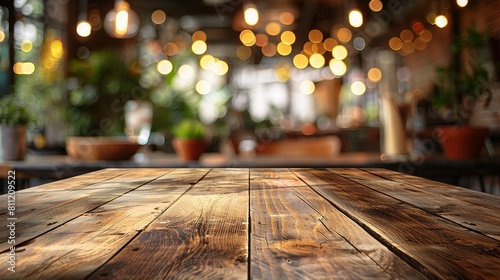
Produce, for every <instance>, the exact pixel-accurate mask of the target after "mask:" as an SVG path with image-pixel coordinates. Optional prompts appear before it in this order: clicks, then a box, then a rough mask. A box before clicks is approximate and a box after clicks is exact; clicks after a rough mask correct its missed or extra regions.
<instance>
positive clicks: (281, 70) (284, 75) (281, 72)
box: [274, 67, 290, 83]
mask: <svg viewBox="0 0 500 280" xmlns="http://www.w3.org/2000/svg"><path fill="white" fill-rule="evenodd" d="M274 77H275V78H276V80H278V82H280V83H284V82H286V81H288V80H289V79H290V71H289V70H288V67H278V68H276V70H274Z"/></svg>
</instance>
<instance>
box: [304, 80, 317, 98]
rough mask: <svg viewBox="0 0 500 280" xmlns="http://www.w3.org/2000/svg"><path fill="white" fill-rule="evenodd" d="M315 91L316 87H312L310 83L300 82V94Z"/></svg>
mask: <svg viewBox="0 0 500 280" xmlns="http://www.w3.org/2000/svg"><path fill="white" fill-rule="evenodd" d="M315 89H316V86H315V85H314V83H313V82H312V81H307V80H306V81H302V82H301V83H300V92H302V93H303V94H307V95H309V94H312V93H313V92H314V90H315Z"/></svg>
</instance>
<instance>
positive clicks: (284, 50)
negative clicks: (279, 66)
mask: <svg viewBox="0 0 500 280" xmlns="http://www.w3.org/2000/svg"><path fill="white" fill-rule="evenodd" d="M276 49H277V51H278V53H279V54H280V55H282V56H287V55H289V54H290V53H291V52H292V46H290V45H287V44H285V43H283V42H279V43H278V46H277V48H276Z"/></svg>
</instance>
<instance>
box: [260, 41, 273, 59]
mask: <svg viewBox="0 0 500 280" xmlns="http://www.w3.org/2000/svg"><path fill="white" fill-rule="evenodd" d="M262 54H263V55H265V56H267V57H272V56H274V55H275V54H276V45H275V44H273V43H269V44H267V45H265V46H264V47H262Z"/></svg>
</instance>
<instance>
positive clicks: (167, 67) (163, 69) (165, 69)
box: [156, 59, 173, 75]
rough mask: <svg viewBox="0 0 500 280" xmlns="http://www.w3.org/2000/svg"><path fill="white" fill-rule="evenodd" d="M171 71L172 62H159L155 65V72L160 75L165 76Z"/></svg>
mask: <svg viewBox="0 0 500 280" xmlns="http://www.w3.org/2000/svg"><path fill="white" fill-rule="evenodd" d="M172 69H173V65H172V62H170V60H166V59H164V60H160V61H159V62H158V64H156V70H158V72H159V73H160V74H162V75H167V74H169V73H170V72H172Z"/></svg>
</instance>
